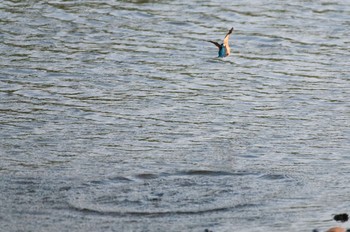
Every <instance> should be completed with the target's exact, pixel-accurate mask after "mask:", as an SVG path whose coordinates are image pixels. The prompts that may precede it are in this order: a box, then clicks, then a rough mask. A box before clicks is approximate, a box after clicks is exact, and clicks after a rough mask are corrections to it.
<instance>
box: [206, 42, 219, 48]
mask: <svg viewBox="0 0 350 232" xmlns="http://www.w3.org/2000/svg"><path fill="white" fill-rule="evenodd" d="M208 42H210V43H213V44H215V46H216V47H218V48H220V47H221V45H220V44H219V43H217V42H214V41H211V40H208Z"/></svg>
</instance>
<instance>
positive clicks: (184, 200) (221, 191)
mask: <svg viewBox="0 0 350 232" xmlns="http://www.w3.org/2000/svg"><path fill="white" fill-rule="evenodd" d="M150 176H152V178H150ZM253 178H254V179H255V181H252V179H253ZM257 178H260V177H259V175H256V174H252V173H226V172H207V171H190V172H181V173H176V174H171V175H170V174H162V175H155V174H151V175H150V174H140V175H136V176H135V178H133V179H129V180H128V181H125V179H124V180H123V181H115V180H119V179H122V178H114V179H113V180H114V181H111V180H108V181H94V182H90V183H89V184H87V185H85V186H86V187H83V188H79V189H75V190H72V191H73V192H72V195H71V198H70V205H71V206H72V207H73V208H74V209H76V210H83V211H90V212H95V213H103V214H168V213H177V214H194V213H205V212H212V211H221V210H229V209H232V208H240V207H248V206H252V205H256V204H258V203H259V204H261V202H262V200H263V199H264V198H266V197H268V196H266V194H269V195H270V194H273V193H272V192H271V191H270V192H269V191H267V188H268V185H267V184H265V183H264V182H266V181H268V180H264V179H261V181H260V182H261V186H253V185H252V184H253V183H257V181H256V179H257ZM282 182H283V181H282ZM258 183H259V182H258ZM274 184H276V183H274ZM282 185H283V184H282ZM262 188H265V189H262ZM262 193H264V194H265V195H263V194H262Z"/></svg>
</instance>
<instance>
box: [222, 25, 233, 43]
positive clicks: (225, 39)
mask: <svg viewBox="0 0 350 232" xmlns="http://www.w3.org/2000/svg"><path fill="white" fill-rule="evenodd" d="M232 32H233V27H232V28H231V29H230V30H229V31H228V32H227V34H226V36H225V38H224V45H225V46H226V45H228V39H229V38H230V35H231V33H232Z"/></svg>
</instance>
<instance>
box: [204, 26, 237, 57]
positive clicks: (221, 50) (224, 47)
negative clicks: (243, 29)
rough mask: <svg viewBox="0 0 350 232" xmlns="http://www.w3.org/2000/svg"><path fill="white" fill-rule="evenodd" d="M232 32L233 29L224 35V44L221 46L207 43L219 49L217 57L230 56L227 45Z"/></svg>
mask: <svg viewBox="0 0 350 232" xmlns="http://www.w3.org/2000/svg"><path fill="white" fill-rule="evenodd" d="M232 31H233V27H232V28H231V29H230V30H229V31H228V33H227V34H226V36H225V38H224V42H223V43H222V44H219V43H217V42H215V41H211V40H209V41H208V42H210V43H213V44H215V46H216V47H218V48H219V57H226V56H229V55H230V53H231V51H230V46H229V45H228V39H229V38H230V35H231V33H232Z"/></svg>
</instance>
